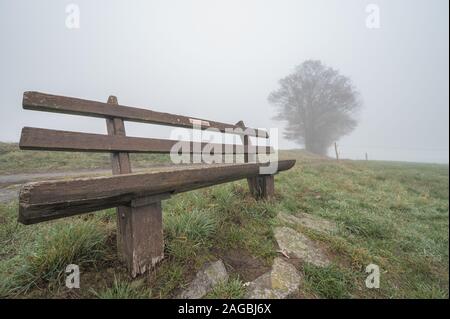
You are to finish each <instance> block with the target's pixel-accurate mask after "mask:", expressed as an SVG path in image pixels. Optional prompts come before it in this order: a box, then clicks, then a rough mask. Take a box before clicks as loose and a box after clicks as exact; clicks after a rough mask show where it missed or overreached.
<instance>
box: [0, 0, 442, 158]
mask: <svg viewBox="0 0 450 319" xmlns="http://www.w3.org/2000/svg"><path fill="white" fill-rule="evenodd" d="M69 3H75V4H77V5H78V6H79V8H80V28H79V29H68V28H66V25H65V20H66V17H67V13H66V12H65V9H66V5H67V4H69ZM369 3H375V4H377V5H378V6H379V8H380V19H381V20H380V22H381V28H379V29H368V28H367V27H366V23H365V20H366V17H367V13H366V12H365V8H366V5H367V4H369ZM448 12H449V8H448V1H446V0H421V1H418V0H416V1H412V0H405V1H403V0H383V1H375V0H372V1H363V0H345V1H343V0H308V1H300V0H292V1H288V0H270V1H269V0H268V1H264V0H239V1H236V0H226V1H225V0H222V1H217V0H192V1H190V0H180V1H174V0H164V1H163V0H160V1H137V0H133V1H111V0H89V1H81V0H80V1H51V0H44V1H43V0H40V1H32V0H29V1H24V0H0V127H1V129H0V140H2V141H18V139H19V136H20V130H21V128H22V127H23V126H25V125H27V126H36V127H45V128H54V129H64V130H72V131H85V132H97V133H104V132H105V131H106V129H105V124H104V121H102V120H100V119H90V118H85V117H77V116H67V115H61V114H51V113H43V112H34V111H25V110H22V108H21V99H22V94H23V92H24V91H27V90H32V91H42V92H46V93H52V94H60V95H67V96H75V97H80V98H87V99H93V100H101V101H106V99H107V97H108V96H109V95H110V94H114V95H116V96H117V97H118V99H119V103H121V104H125V105H131V106H137V107H144V108H149V109H153V110H158V111H164V112H170V113H176V114H182V115H188V116H193V117H201V118H205V119H210V120H218V121H222V122H229V123H235V122H237V121H238V120H244V122H245V123H246V124H247V125H248V126H256V127H266V128H273V127H278V128H279V129H280V140H279V143H278V145H279V147H280V148H294V147H295V148H298V147H300V146H299V145H295V144H294V143H292V142H288V141H286V140H283V139H282V136H281V129H282V127H283V125H284V123H282V122H277V121H273V120H272V117H273V116H274V115H275V113H274V112H275V109H274V107H272V106H270V105H269V103H268V102H267V96H268V95H269V93H270V92H271V91H272V90H274V89H276V88H277V81H278V80H279V79H280V78H282V77H284V76H286V75H287V74H289V73H290V72H292V71H293V69H294V67H295V66H296V65H298V64H300V63H302V62H303V61H304V60H306V59H311V58H313V59H320V60H322V61H323V62H324V63H325V64H327V65H330V66H333V67H334V68H337V69H339V70H340V71H341V72H342V73H343V74H345V75H348V76H350V77H351V78H352V79H353V82H354V84H355V85H356V86H357V87H358V88H359V89H360V91H361V93H362V96H363V99H364V108H363V110H362V112H361V114H360V120H361V121H360V124H359V126H358V128H357V129H356V130H355V131H354V132H353V133H352V134H350V135H349V136H347V137H345V138H343V139H341V140H340V141H338V143H339V146H340V149H341V152H342V154H341V155H342V156H343V157H348V158H357V159H359V158H363V157H364V153H365V152H368V154H369V158H370V159H384V160H407V161H425V162H446V163H448V158H449V155H448V146H449V74H448V72H449V71H448V70H449V45H448V44H449V42H448V37H449V34H448V33H449V31H448V30H449V17H448ZM127 131H128V134H129V135H135V136H147V137H164V138H169V137H170V129H165V128H163V127H160V126H154V125H144V124H131V123H128V124H127ZM330 154H332V152H330Z"/></svg>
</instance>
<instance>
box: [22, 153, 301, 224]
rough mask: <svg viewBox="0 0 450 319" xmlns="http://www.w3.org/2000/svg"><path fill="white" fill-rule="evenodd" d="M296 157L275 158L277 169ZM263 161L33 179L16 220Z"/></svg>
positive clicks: (204, 179)
mask: <svg viewBox="0 0 450 319" xmlns="http://www.w3.org/2000/svg"><path fill="white" fill-rule="evenodd" d="M294 164H295V160H284V161H279V162H278V171H284V170H287V169H289V168H291V167H292V166H294ZM263 165H264V164H231V165H230V164H215V165H214V164H213V165H196V166H193V167H188V168H183V167H179V166H178V167H177V168H173V167H166V168H162V169H159V170H157V171H153V172H149V173H139V174H126V175H116V176H111V177H96V178H81V179H73V180H62V181H47V182H35V183H28V184H26V185H24V186H23V187H22V189H21V191H20V195H19V221H20V222H21V223H23V224H33V223H38V222H41V221H46V220H51V219H57V218H62V217H67V216H71V215H77V214H81V213H87V212H92V211H97V210H101V209H105V208H111V207H116V206H118V205H129V203H130V202H131V201H132V200H134V199H136V198H141V197H146V196H152V195H157V194H163V193H178V192H184V191H188V190H192V189H196V188H201V187H206V186H211V185H215V184H220V183H225V182H230V181H234V180H238V179H242V178H246V177H250V176H256V175H259V173H260V171H259V169H260V167H261V166H263Z"/></svg>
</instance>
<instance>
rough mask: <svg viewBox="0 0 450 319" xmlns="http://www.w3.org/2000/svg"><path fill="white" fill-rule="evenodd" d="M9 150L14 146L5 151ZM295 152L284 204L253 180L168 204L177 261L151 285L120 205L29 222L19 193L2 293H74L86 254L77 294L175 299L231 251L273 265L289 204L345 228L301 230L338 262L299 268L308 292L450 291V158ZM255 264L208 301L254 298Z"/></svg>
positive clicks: (10, 212)
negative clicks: (126, 241)
mask: <svg viewBox="0 0 450 319" xmlns="http://www.w3.org/2000/svg"><path fill="white" fill-rule="evenodd" d="M13 153H14V151H13ZM5 154H6V155H8V154H9V155H11V152H6V153H2V154H0V157H1V156H3V155H5ZM53 154H55V153H53ZM288 155H289V156H288V157H292V156H294V157H296V158H297V160H298V162H297V165H296V166H295V167H294V168H293V169H291V170H290V171H288V172H284V173H281V174H279V175H277V176H276V178H275V183H276V184H275V185H276V187H275V188H276V198H275V200H274V201H271V202H265V201H255V200H254V199H253V198H252V197H251V196H250V194H249V192H248V188H247V185H246V181H245V180H242V181H238V182H234V183H227V184H223V185H217V186H214V187H209V188H205V189H200V190H196V191H192V192H188V193H182V194H178V195H176V196H173V197H171V198H170V199H169V200H167V201H164V203H163V211H164V216H163V222H164V231H165V254H166V258H165V260H164V261H163V262H162V263H161V264H160V265H159V266H158V267H157V268H156V269H155V270H154V271H153V272H152V273H151V274H150V275H149V276H148V277H145V280H144V281H141V282H139V283H135V282H136V280H132V279H131V278H129V277H128V274H127V272H126V270H125V269H124V268H123V267H121V266H120V263H118V262H117V261H116V260H117V256H116V255H115V254H116V253H115V247H114V245H115V216H114V212H113V211H112V210H108V211H105V212H101V213H96V214H90V215H84V216H79V217H72V218H68V219H64V220H60V221H55V222H50V223H42V224H37V225H32V226H23V225H20V224H17V222H16V218H17V202H12V203H10V204H8V205H0V296H2V297H9V298H14V297H25V298H26V297H36V296H38V297H62V298H65V297H67V296H66V294H67V289H66V288H65V287H64V281H63V280H62V279H63V278H64V268H65V266H66V264H68V263H76V264H79V265H81V268H82V275H81V285H82V289H81V291H80V292H79V293H77V294H76V295H75V297H84V298H147V297H151V298H170V297H174V296H176V295H177V294H178V293H179V291H180V289H182V288H183V287H186V286H187V284H188V283H189V281H190V280H191V279H192V278H193V276H194V275H195V273H196V271H197V270H199V269H200V268H201V267H202V265H203V264H204V263H205V262H207V261H210V260H216V259H226V256H227V255H228V254H229V253H233V252H234V253H235V254H237V255H241V252H242V256H244V255H249V256H253V257H254V258H256V260H258V261H259V262H260V263H261V264H262V265H266V266H269V265H271V263H272V260H273V258H274V257H275V256H277V255H279V254H278V253H277V246H276V243H275V240H274V236H273V227H274V226H275V225H276V223H277V222H276V220H275V217H276V215H277V213H278V212H280V211H283V212H286V213H293V214H295V213H296V212H305V213H308V214H311V215H316V216H319V217H322V218H324V219H327V220H329V221H332V222H335V223H336V224H337V227H338V231H337V232H336V233H335V234H323V233H319V232H316V231H314V230H311V229H306V228H302V227H298V229H297V230H298V231H302V232H303V233H304V234H306V235H307V236H308V237H310V238H311V239H313V240H316V241H318V242H319V243H320V245H321V246H323V247H326V249H327V251H328V254H329V256H330V258H331V259H332V264H331V265H330V266H328V267H326V268H317V267H314V266H312V265H308V264H303V265H301V266H298V267H299V271H300V272H301V273H302V274H303V283H302V285H301V286H300V287H301V288H300V291H299V294H301V295H305V296H309V297H316V298H448V288H449V284H448V283H449V266H448V264H449V263H448V258H449V256H448V252H449V244H448V243H449V231H448V229H449V228H448V227H449V215H448V195H449V194H448V192H449V184H448V183H449V181H448V173H449V170H448V165H434V164H410V163H396V162H371V161H360V162H358V161H341V162H336V161H332V160H326V159H323V158H316V157H314V156H312V155H309V154H304V153H302V152H291V153H290V154H288ZM284 156H286V154H284ZM4 158H5V157H2V159H4ZM90 160H91V159H90ZM90 160H89V161H90ZM24 161H25V160H24V159H22V160H21V161H18V162H17V163H13V162H8V163H5V162H4V161H3V160H2V161H0V163H1V165H0V171H1V170H3V171H5V170H7V169H8V168H7V167H8V166H11V167H12V166H14V168H13V169H12V170H11V172H15V171H20V170H21V165H24V166H27V165H28V163H27V162H26V161H25V162H24ZM58 161H59V158H58V159H55V162H54V163H57V162H58ZM94 162H95V161H94ZM51 163H52V162H51V161H50V164H42V165H44V166H48V167H50V166H52V165H53V164H51ZM55 165H56V164H55ZM69 166H70V167H72V164H70V163H66V164H63V165H62V166H61V167H63V168H64V167H69ZM28 169H30V170H32V169H34V168H33V167H29V166H27V168H26V170H28ZM39 169H40V168H39ZM243 258H244V257H243ZM370 263H375V264H377V265H379V267H380V271H381V278H380V289H367V288H366V287H365V285H364V280H365V277H366V276H367V274H365V267H366V266H367V265H368V264H370ZM243 270H244V269H239V268H235V269H233V271H232V272H231V273H230V276H231V279H230V281H229V282H228V283H224V284H221V285H219V286H217V287H216V288H215V289H214V291H212V292H211V293H210V294H208V296H207V298H238V297H241V296H243V294H244V293H245V287H244V286H243V279H242V277H240V272H242V273H244V271H243ZM99 276H100V277H101V278H100V279H99V278H98V277H99ZM139 280H140V279H138V281H139ZM71 297H73V296H71Z"/></svg>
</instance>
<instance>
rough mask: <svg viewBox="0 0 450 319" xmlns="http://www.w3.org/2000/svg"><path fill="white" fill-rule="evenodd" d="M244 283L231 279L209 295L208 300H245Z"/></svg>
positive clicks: (219, 285)
mask: <svg viewBox="0 0 450 319" xmlns="http://www.w3.org/2000/svg"><path fill="white" fill-rule="evenodd" d="M244 295H245V287H244V283H243V282H242V281H241V280H240V279H239V278H234V279H229V280H228V281H227V282H221V283H219V284H218V285H217V286H216V287H214V288H213V290H212V291H211V292H210V293H208V294H207V295H206V296H205V298H207V299H240V298H244Z"/></svg>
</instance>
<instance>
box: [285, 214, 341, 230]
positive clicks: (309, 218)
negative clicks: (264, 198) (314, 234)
mask: <svg viewBox="0 0 450 319" xmlns="http://www.w3.org/2000/svg"><path fill="white" fill-rule="evenodd" d="M278 219H279V220H280V221H281V222H284V223H286V224H294V225H300V226H304V227H307V228H311V229H313V230H315V231H318V232H323V233H334V232H336V230H337V227H336V224H335V223H333V222H330V221H328V220H326V219H323V218H320V217H318V216H314V215H311V214H306V213H297V214H295V215H291V214H286V213H283V212H280V213H279V214H278Z"/></svg>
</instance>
